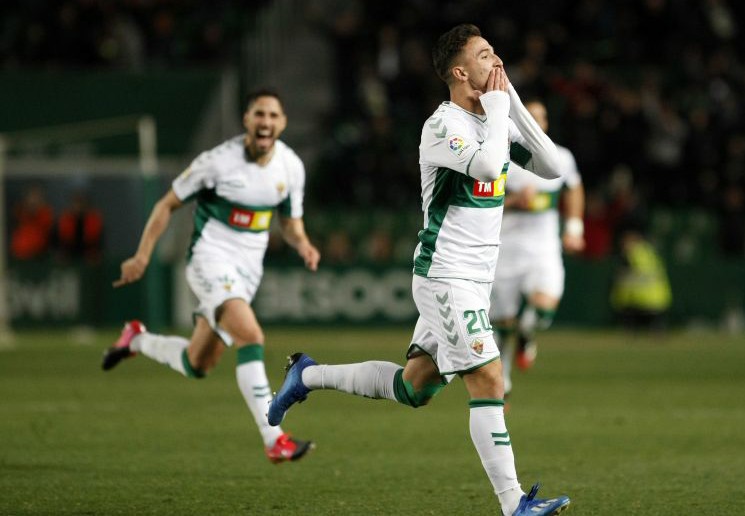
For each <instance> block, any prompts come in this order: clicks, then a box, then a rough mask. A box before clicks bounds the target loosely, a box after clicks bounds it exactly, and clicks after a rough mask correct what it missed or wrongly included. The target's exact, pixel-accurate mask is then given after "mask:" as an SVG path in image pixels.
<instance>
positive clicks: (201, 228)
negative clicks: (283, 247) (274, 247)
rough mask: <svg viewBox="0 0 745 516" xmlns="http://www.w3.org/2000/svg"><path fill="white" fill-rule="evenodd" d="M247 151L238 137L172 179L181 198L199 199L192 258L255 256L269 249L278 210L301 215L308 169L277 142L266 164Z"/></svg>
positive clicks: (231, 258) (286, 213) (288, 148)
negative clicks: (257, 161)
mask: <svg viewBox="0 0 745 516" xmlns="http://www.w3.org/2000/svg"><path fill="white" fill-rule="evenodd" d="M245 153H246V150H245V147H244V136H243V135H241V136H236V137H234V138H231V139H230V140H227V141H226V142H224V143H222V144H220V145H218V146H217V147H215V148H213V149H211V150H208V151H206V152H203V153H202V154H200V155H199V156H198V157H197V158H196V159H195V160H194V161H192V163H191V165H190V166H189V167H188V168H187V169H186V170H185V171H184V172H182V173H181V175H179V176H178V177H177V178H176V179H175V180H174V181H173V184H172V188H173V191H174V192H175V194H176V196H177V197H178V198H179V199H181V200H182V201H190V200H195V201H196V208H195V213H194V232H193V235H192V241H191V246H190V248H189V258H191V256H193V255H195V254H198V255H200V256H204V257H211V258H215V259H227V260H232V261H235V260H239V261H240V260H241V259H242V257H246V258H248V257H255V256H256V251H261V252H262V253H263V252H264V251H266V247H267V243H268V241H269V232H268V230H269V226H270V224H271V221H272V215H273V213H274V210H275V209H276V210H277V211H278V212H279V214H281V215H282V216H286V217H292V218H300V217H302V216H303V189H304V186H305V167H304V166H303V162H302V161H301V160H300V158H299V157H298V156H297V154H295V152H294V151H293V150H292V149H291V148H290V147H288V146H287V145H286V144H285V143H283V142H282V141H279V140H277V141H276V142H275V145H274V155H273V156H272V159H271V161H269V163H268V164H266V165H264V166H261V165H258V164H257V163H255V162H253V161H248V160H247V159H246V155H245ZM261 256H263V254H261Z"/></svg>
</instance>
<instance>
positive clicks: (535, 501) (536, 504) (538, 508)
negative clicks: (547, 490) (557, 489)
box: [512, 484, 570, 516]
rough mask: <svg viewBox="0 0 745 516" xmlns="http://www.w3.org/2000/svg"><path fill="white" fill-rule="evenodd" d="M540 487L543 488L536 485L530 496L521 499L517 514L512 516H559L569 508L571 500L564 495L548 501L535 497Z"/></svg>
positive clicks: (514, 513) (516, 510)
mask: <svg viewBox="0 0 745 516" xmlns="http://www.w3.org/2000/svg"><path fill="white" fill-rule="evenodd" d="M539 487H541V484H536V485H534V486H533V487H532V488H531V489H530V492H529V493H528V494H526V495H523V496H522V498H520V503H519V504H518V505H517V509H515V512H513V513H512V516H526V515H531V516H552V515H553V514H559V513H560V512H561V511H563V510H564V509H566V508H567V507H569V503H570V500H569V497H568V496H563V495H562V496H557V497H556V498H549V499H547V500H541V499H540V498H536V497H535V495H536V494H538V488H539Z"/></svg>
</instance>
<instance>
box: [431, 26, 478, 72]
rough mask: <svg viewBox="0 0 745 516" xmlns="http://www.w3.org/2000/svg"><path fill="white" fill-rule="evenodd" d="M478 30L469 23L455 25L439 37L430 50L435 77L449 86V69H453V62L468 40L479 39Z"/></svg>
mask: <svg viewBox="0 0 745 516" xmlns="http://www.w3.org/2000/svg"><path fill="white" fill-rule="evenodd" d="M480 36H481V31H480V30H479V28H478V27H477V26H475V25H473V24H470V23H461V24H460V25H456V26H455V27H453V28H452V29H450V30H449V31H447V32H446V33H445V34H443V35H442V36H440V37H439V38H438V39H437V43H435V46H434V48H433V49H432V64H434V66H435V71H436V72H437V75H438V76H439V77H440V79H442V80H443V81H445V82H446V83H448V84H450V81H451V79H452V78H451V76H450V69H451V68H452V67H453V60H454V59H455V57H456V56H457V55H458V54H460V52H461V50H463V47H465V46H466V44H467V43H468V40H469V39H471V38H473V37H480Z"/></svg>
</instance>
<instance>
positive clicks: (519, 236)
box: [500, 145, 582, 266]
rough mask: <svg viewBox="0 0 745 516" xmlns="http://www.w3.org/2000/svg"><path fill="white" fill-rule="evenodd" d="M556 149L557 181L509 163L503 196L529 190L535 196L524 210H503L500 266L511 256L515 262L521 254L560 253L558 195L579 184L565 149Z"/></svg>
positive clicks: (579, 179)
mask: <svg viewBox="0 0 745 516" xmlns="http://www.w3.org/2000/svg"><path fill="white" fill-rule="evenodd" d="M556 149H557V151H558V157H559V166H558V167H557V168H558V170H559V171H560V172H561V177H559V178H558V179H542V178H540V177H538V176H536V175H535V174H533V173H531V172H529V171H527V170H525V169H523V168H521V167H520V166H518V165H516V164H515V163H510V167H509V169H508V171H507V186H506V190H507V194H509V193H510V192H518V191H520V190H523V189H524V188H533V189H534V190H535V192H536V195H535V197H534V198H533V200H532V202H531V204H530V206H529V207H528V208H527V209H514V208H510V209H507V210H505V213H504V217H503V221H502V249H501V253H502V256H501V258H500V266H501V265H503V264H504V263H507V262H508V261H509V260H510V257H513V256H514V257H515V259H516V260H519V259H520V256H524V255H525V254H530V255H543V254H545V253H548V252H558V253H560V252H561V238H560V233H559V211H558V205H559V196H560V194H561V190H562V188H563V187H564V186H566V187H567V188H574V187H576V186H578V185H580V184H581V183H582V179H581V176H580V173H579V171H578V170H577V162H576V161H575V159H574V156H573V155H572V153H571V152H570V151H569V149H567V148H566V147H562V146H560V145H557V146H556Z"/></svg>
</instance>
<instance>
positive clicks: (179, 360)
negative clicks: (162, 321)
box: [129, 332, 191, 376]
mask: <svg viewBox="0 0 745 516" xmlns="http://www.w3.org/2000/svg"><path fill="white" fill-rule="evenodd" d="M188 346H189V341H188V340H187V339H185V338H184V337H179V336H176V335H156V334H154V333H147V332H145V333H141V334H140V335H137V336H136V337H135V338H133V339H132V342H131V343H130V344H129V349H131V350H132V351H136V352H138V353H142V354H143V355H145V356H146V357H149V358H152V359H153V360H155V361H156V362H159V363H161V364H164V365H167V366H168V367H170V368H171V369H173V370H174V371H177V372H179V373H181V374H182V375H184V376H191V375H190V374H189V372H188V371H187V369H186V368H185V367H184V360H183V357H182V355H183V353H184V351H185V350H186V348H187V347H188Z"/></svg>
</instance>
